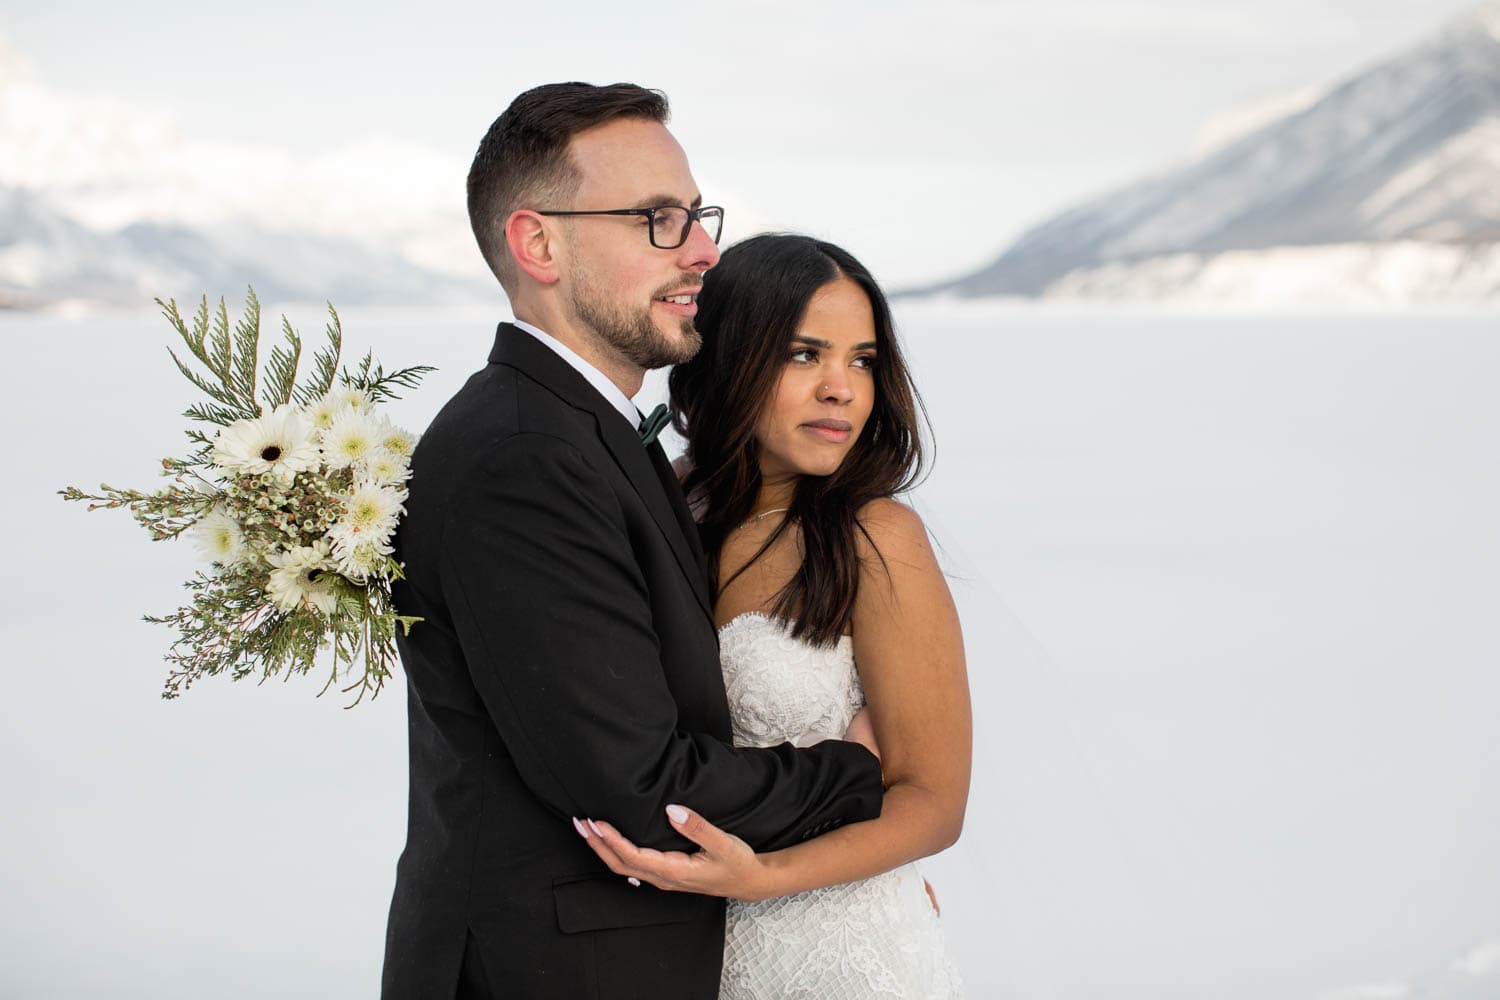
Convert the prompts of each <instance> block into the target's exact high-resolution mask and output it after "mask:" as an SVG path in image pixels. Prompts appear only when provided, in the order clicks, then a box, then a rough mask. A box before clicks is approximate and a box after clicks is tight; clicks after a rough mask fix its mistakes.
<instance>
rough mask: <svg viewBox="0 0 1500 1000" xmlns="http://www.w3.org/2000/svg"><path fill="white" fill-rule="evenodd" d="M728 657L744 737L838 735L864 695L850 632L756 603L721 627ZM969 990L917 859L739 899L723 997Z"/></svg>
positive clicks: (839, 999)
mask: <svg viewBox="0 0 1500 1000" xmlns="http://www.w3.org/2000/svg"><path fill="white" fill-rule="evenodd" d="M719 658H720V664H721V665H722V667H723V671H724V686H725V688H726V690H727V691H728V693H729V710H730V716H731V719H732V722H733V726H734V741H735V744H736V745H737V746H773V745H775V744H778V743H783V742H791V743H794V744H796V745H798V746H810V745H811V744H814V743H817V742H820V741H822V740H826V739H838V738H840V737H841V736H843V734H844V730H845V729H847V728H848V726H849V721H850V720H851V719H852V718H854V713H855V712H857V711H858V710H859V707H860V706H861V705H862V704H863V703H864V691H863V689H862V688H861V687H860V683H859V673H858V671H857V670H856V669H855V663H854V643H853V640H852V639H850V638H849V637H848V636H845V637H843V638H841V639H839V640H838V642H837V643H836V644H834V645H833V646H828V647H819V646H814V645H812V644H811V643H807V642H804V641H802V640H800V639H793V638H792V636H791V629H790V626H788V625H786V624H785V623H783V622H781V621H780V620H779V619H776V618H773V617H771V616H769V615H765V614H761V613H759V612H749V613H747V614H743V615H739V616H737V617H735V618H734V619H732V620H731V621H729V622H728V623H726V624H725V625H724V627H723V628H721V629H720V630H719ZM959 989H960V988H959V980H958V976H957V974H956V972H955V971H954V969H953V966H952V964H951V963H950V962H949V961H948V957H947V954H946V951H945V949H944V945H943V936H942V929H941V927H940V926H939V924H938V919H937V917H936V915H935V914H934V913H933V911H932V907H931V905H930V904H929V903H928V900H927V893H926V890H925V888H924V887H923V885H922V877H921V875H920V874H918V873H917V870H916V867H915V866H913V865H903V866H902V867H900V868H897V869H895V870H894V871H889V872H884V873H882V874H880V875H876V876H875V877H873V878H868V879H863V880H861V881H858V882H850V883H846V884H844V885H836V886H832V887H830V888H827V889H814V890H812V891H810V892H801V893H797V894H796V895H793V896H782V897H780V898H778V899H769V900H766V901H765V902H761V903H743V902H739V901H737V900H731V901H730V902H729V909H728V923H727V928H726V933H725V941H724V972H723V977H722V979H721V980H720V985H719V1000H791V998H797V1000H873V998H877V997H880V998H895V997H900V998H905V1000H952V998H956V997H958V996H959Z"/></svg>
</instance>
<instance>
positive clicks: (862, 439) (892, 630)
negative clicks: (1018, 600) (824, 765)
mask: <svg viewBox="0 0 1500 1000" xmlns="http://www.w3.org/2000/svg"><path fill="white" fill-rule="evenodd" d="M698 307H699V312H698V318H697V325H698V329H699V331H700V332H701V333H702V334H703V341H704V344H703V349H702V350H701V351H700V352H699V354H698V356H697V357H696V358H695V359H694V360H693V361H691V362H688V363H687V364H684V365H681V366H679V367H678V368H676V369H675V370H674V371H673V372H672V376H671V382H670V385H671V405H672V410H673V418H674V422H675V424H676V426H677V428H678V430H679V431H680V432H681V433H683V434H684V436H685V437H686V438H687V441H688V452H687V456H686V458H687V459H688V460H689V462H690V466H689V470H688V471H687V474H686V477H685V480H684V487H685V489H686V490H687V492H688V495H689V496H690V497H692V498H693V500H694V506H695V508H696V511H697V514H698V517H699V519H700V527H701V531H702V536H703V542H704V549H705V551H706V552H707V553H708V554H709V563H710V566H709V569H710V579H714V580H717V583H718V589H717V600H716V605H715V617H716V620H717V622H718V624H719V628H720V645H721V656H722V660H723V665H724V674H725V686H726V689H727V690H728V693H729V699H730V709H731V712H732V715H733V719H734V728H735V741H736V743H737V744H739V745H757V746H769V745H774V744H777V743H781V742H783V741H791V742H795V743H799V744H803V745H806V744H808V743H812V742H817V741H818V740H821V739H830V738H838V737H840V736H843V735H845V734H846V730H847V737H848V738H854V739H859V740H861V741H866V740H868V738H869V732H868V730H869V727H871V726H873V735H874V738H875V743H876V744H878V747H879V753H880V757H881V766H882V771H883V772H884V778H885V782H886V785H887V792H886V795H885V802H884V806H883V809H882V812H881V816H880V818H879V819H876V820H873V821H870V822H867V823H858V824H852V825H849V826H846V827H842V828H840V829H836V830H833V831H832V832H829V833H826V834H824V835H823V836H820V837H816V838H813V839H811V840H808V841H805V842H804V843H801V844H798V845H797V846H795V847H791V848H787V849H784V850H780V851H775V852H770V853H766V854H760V855H757V854H755V853H754V852H752V851H751V850H750V849H749V847H748V846H747V845H746V844H745V843H744V842H743V841H740V840H739V839H738V838H736V837H733V836H732V835H729V834H726V833H724V832H723V831H721V830H719V829H718V828H716V827H714V826H712V825H711V824H710V823H708V821H707V820H705V819H703V818H702V817H700V816H698V815H697V814H696V813H693V812H692V811H691V810H688V809H681V808H679V807H675V806H674V807H672V808H669V810H668V812H669V814H670V815H671V818H672V821H673V823H674V825H675V826H676V827H677V829H679V830H680V831H681V832H682V833H683V834H684V835H685V836H687V837H688V838H689V839H691V840H692V841H694V842H695V843H697V844H699V845H700V847H701V848H702V849H701V850H700V851H699V852H697V853H695V854H692V855H686V854H681V853H675V852H658V851H651V850H643V849H638V848H636V847H635V846H634V845H633V844H631V843H630V842H629V841H627V840H625V839H624V838H623V837H621V836H620V835H619V833H618V831H616V830H615V829H614V828H613V827H611V826H610V825H609V824H607V823H603V822H597V821H596V822H595V823H594V824H593V826H594V829H595V830H597V831H598V833H599V835H598V836H590V837H587V839H588V841H589V843H590V844H591V845H592V846H593V847H594V850H595V851H596V852H597V853H598V854H599V856H600V857H601V858H602V859H603V860H604V861H605V863H606V864H608V865H609V866H610V867H611V869H613V870H614V871H616V872H618V873H619V874H622V875H626V876H629V877H631V878H635V879H641V880H643V881H649V882H651V883H653V884H655V885H657V886H659V887H661V888H664V889H672V890H679V891H690V892H698V893H706V894H710V895H719V896H726V897H729V899H730V902H729V912H728V929H727V933H726V943H725V961H724V973H723V980H722V984H721V993H720V996H721V997H723V998H734V1000H738V998H752V997H753V998H762V997H791V996H806V997H818V998H820V1000H838V998H851V1000H852V998H856V997H859V998H863V997H873V996H901V997H950V996H954V995H956V993H957V989H958V985H957V978H956V976H955V975H954V974H953V971H952V968H951V966H950V965H949V964H948V962H947V959H946V957H945V955H944V951H943V945H942V937H941V933H940V931H939V929H938V926H937V920H936V916H935V914H934V912H933V906H932V904H931V903H929V900H928V897H927V895H926V893H925V892H924V886H923V882H922V879H921V877H920V876H919V875H918V874H917V873H916V870H915V868H913V867H912V865H911V862H913V861H915V860H916V859H917V858H921V857H925V856H927V855H930V854H934V853H936V852H938V851H940V850H942V849H944V848H945V847H948V846H949V845H950V844H952V843H953V842H954V841H955V840H957V838H958V834H959V830H960V828H961V827H962V824H963V813H964V804H965V801H966V798H967V795H968V783H969V758H970V717H969V700H968V686H967V681H966V679H965V674H964V660H963V645H962V640H961V637H960V634H959V626H958V619H957V615H956V612H955V610H954V606H953V601H952V598H951V596H950V595H949V593H948V588H947V585H946V583H945V582H944V579H943V576H942V573H941V571H940V570H939V568H938V565H937V560H936V558H935V557H934V555H933V552H932V549H931V547H930V545H929V544H928V541H927V535H926V531H925V530H924V528H923V526H922V522H921V520H920V519H919V518H918V517H917V515H916V514H915V513H913V512H912V511H911V510H910V509H909V508H907V507H905V506H903V505H901V504H899V503H897V502H896V501H895V500H894V499H892V497H893V496H894V495H895V494H898V493H900V492H902V491H904V490H906V489H908V488H909V487H910V486H911V484H912V482H913V481H914V479H915V478H916V475H917V473H918V470H919V468H920V466H921V448H920V443H919V439H918V433H917V430H918V428H917V401H916V394H915V392H914V390H913V388H912V385H911V382H910V379H909V376H908V374H907V370H906V366H905V364H904V362H903V360H902V358H901V353H900V349H899V347H898V345H897V343H896V339H895V333H894V329H893V326H892V322H891V316H890V309H889V307H888V306H887V304H886V300H885V296H884V295H883V294H882V293H881V291H880V288H879V287H878V286H877V285H876V283H875V281H874V279H873V278H872V277H871V276H870V274H869V272H868V271H867V270H866V269H865V268H864V267H863V266H862V265H861V264H860V263H859V262H858V261H857V260H855V259H854V258H853V257H852V256H850V255H849V254H848V253H846V252H845V251H843V250H841V249H839V248H838V247H836V246H832V245H831V244H828V243H823V242H820V241H818V240H814V239H811V238H808V237H804V236H783V235H771V236H757V237H754V238H752V239H749V240H746V241H744V242H743V243H740V244H738V245H736V246H734V247H732V248H730V249H729V250H727V251H726V252H725V253H724V256H723V259H722V260H721V261H720V263H719V265H718V267H716V268H715V269H714V270H712V271H710V272H708V274H707V276H706V280H705V283H704V286H703V291H702V293H701V295H700V296H699V299H698ZM862 703H864V704H866V705H867V711H860V706H861V704H862ZM857 714H858V717H856V715H857ZM587 830H588V828H587V827H585V828H583V831H581V832H584V831H587Z"/></svg>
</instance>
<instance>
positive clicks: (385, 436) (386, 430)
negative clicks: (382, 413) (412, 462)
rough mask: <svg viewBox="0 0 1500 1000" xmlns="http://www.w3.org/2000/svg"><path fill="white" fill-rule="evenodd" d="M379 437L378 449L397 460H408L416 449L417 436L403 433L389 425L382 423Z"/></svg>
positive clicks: (407, 432)
mask: <svg viewBox="0 0 1500 1000" xmlns="http://www.w3.org/2000/svg"><path fill="white" fill-rule="evenodd" d="M381 431H382V433H381V435H380V447H382V448H384V449H385V450H386V451H388V452H390V453H391V454H392V455H395V456H396V457H397V458H403V459H408V460H409V459H410V458H411V453H412V451H413V450H415V449H416V447H417V436H416V435H415V434H413V433H411V432H410V431H404V430H402V429H401V428H399V427H397V426H396V425H395V424H393V423H391V422H390V421H389V420H385V421H383V425H382V427H381Z"/></svg>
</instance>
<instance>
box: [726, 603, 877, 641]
mask: <svg viewBox="0 0 1500 1000" xmlns="http://www.w3.org/2000/svg"><path fill="white" fill-rule="evenodd" d="M748 621H763V622H766V623H767V624H769V625H772V626H774V627H775V628H777V629H780V630H781V631H782V632H784V633H785V634H786V635H788V636H790V635H791V634H792V630H791V627H790V626H789V625H787V623H786V622H784V621H782V620H781V619H780V618H777V617H776V616H775V615H773V614H768V613H766V612H764V611H741V612H740V613H739V614H737V615H735V616H734V617H733V618H731V619H729V620H728V621H727V622H725V623H724V624H723V625H720V626H719V637H720V638H721V639H722V638H723V637H724V635H725V634H726V633H728V632H730V631H732V630H737V628H738V627H739V626H741V625H742V624H743V623H745V622H748ZM853 641H854V636H852V635H841V636H839V639H838V645H839V646H842V645H843V644H844V643H846V642H850V643H852V642H853Z"/></svg>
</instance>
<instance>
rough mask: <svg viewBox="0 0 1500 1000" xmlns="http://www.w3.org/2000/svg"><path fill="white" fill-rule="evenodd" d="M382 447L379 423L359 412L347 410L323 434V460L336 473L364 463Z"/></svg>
mask: <svg viewBox="0 0 1500 1000" xmlns="http://www.w3.org/2000/svg"><path fill="white" fill-rule="evenodd" d="M379 447H380V425H379V423H378V422H376V421H374V420H371V419H370V418H369V417H367V416H365V415H364V414H362V413H360V412H359V411H358V410H344V411H343V412H341V413H340V414H339V415H338V416H337V417H335V418H334V421H333V426H331V427H329V428H328V430H326V431H324V432H323V460H324V461H326V462H327V463H328V465H329V467H330V468H333V469H347V468H348V467H349V466H351V465H354V464H356V463H359V462H363V461H365V460H367V459H368V458H369V457H370V456H371V455H373V454H374V453H375V451H376V449H378V448H379Z"/></svg>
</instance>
